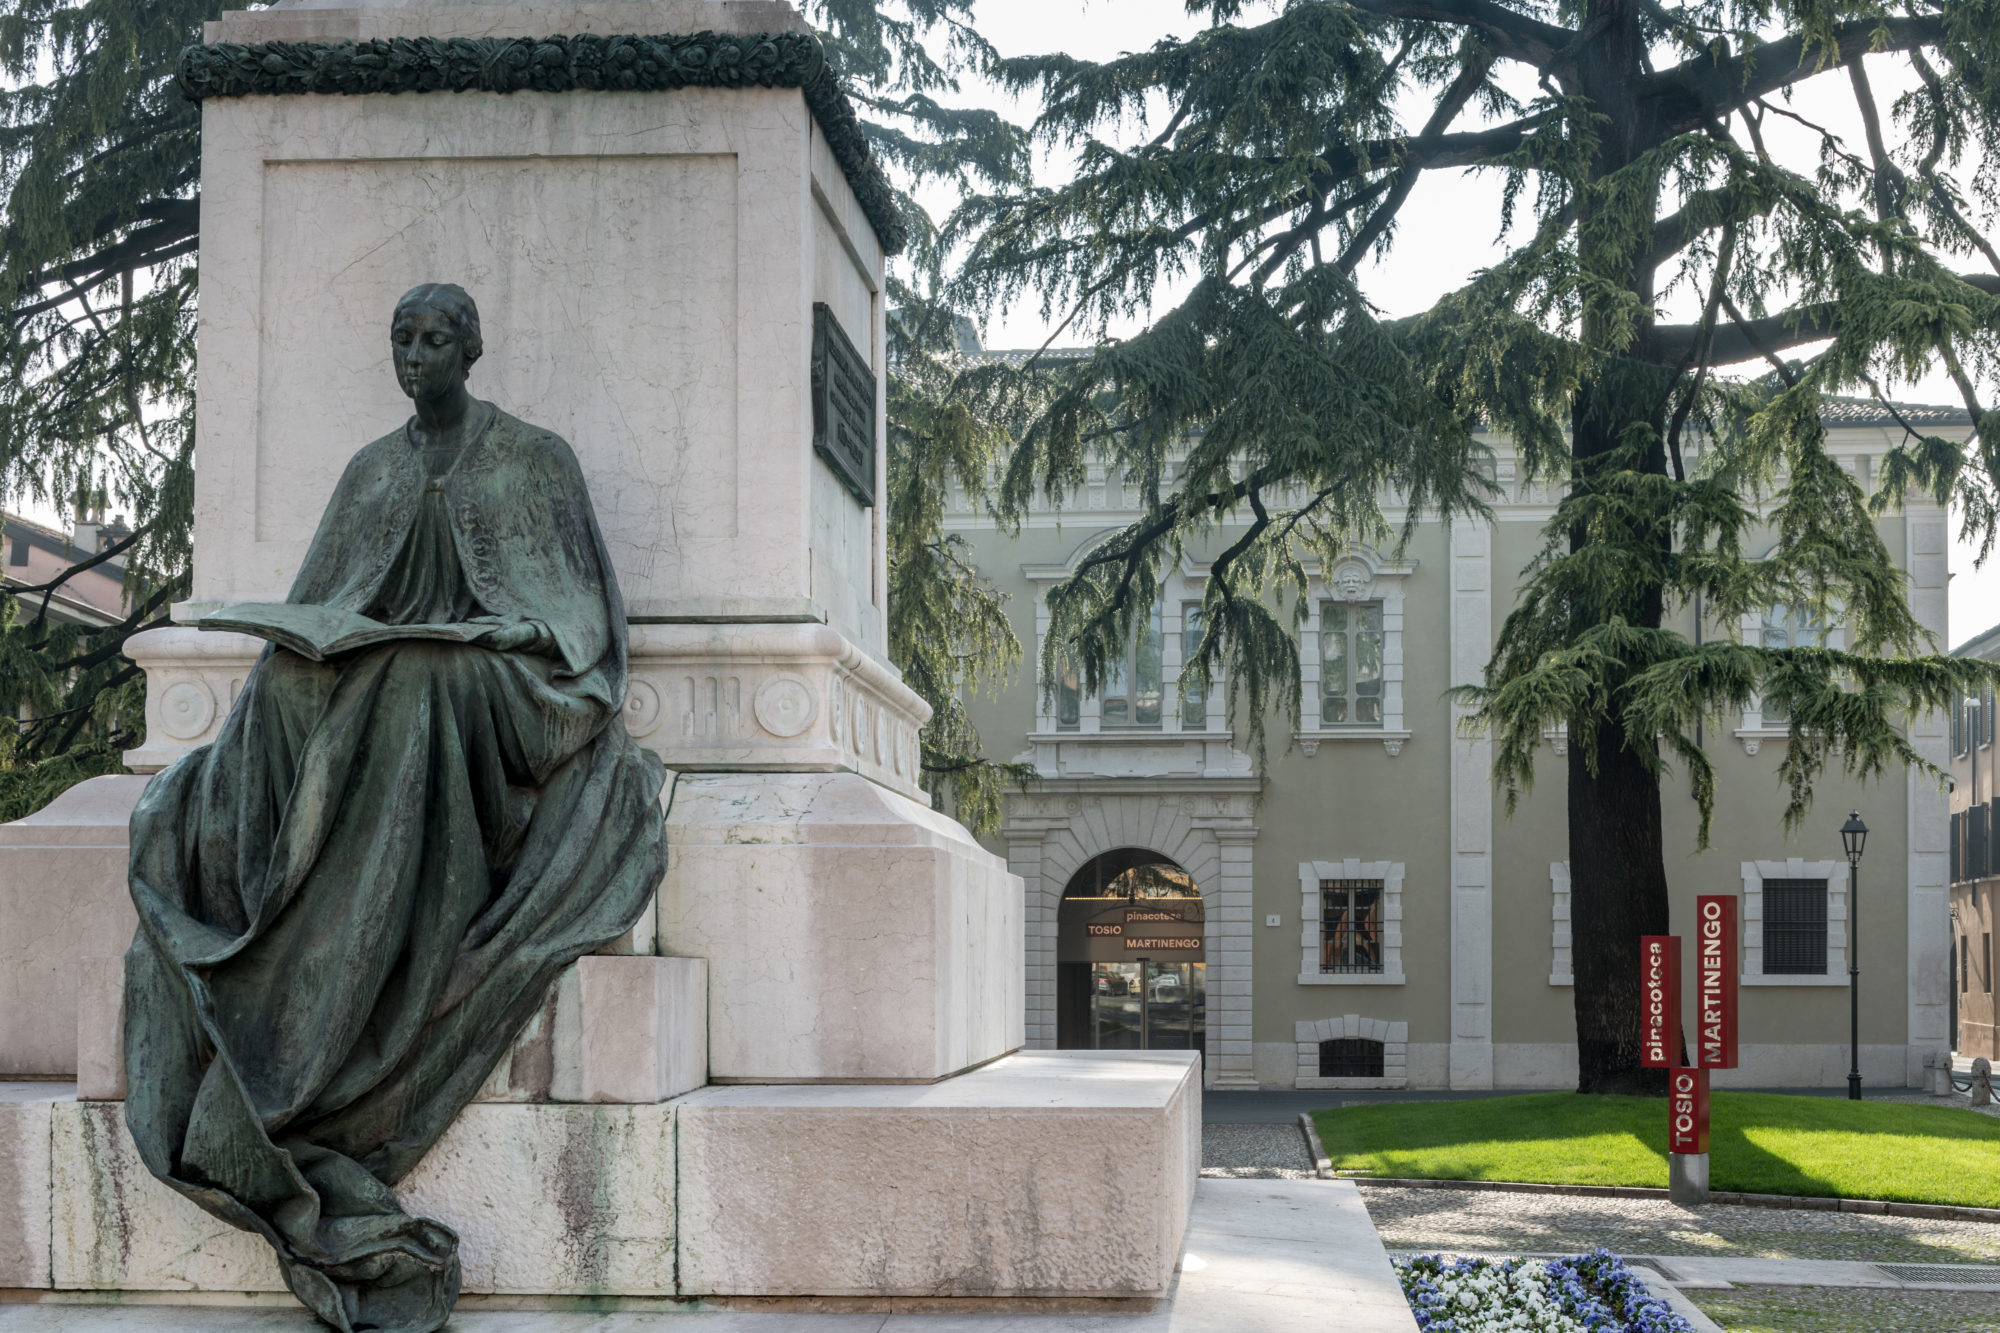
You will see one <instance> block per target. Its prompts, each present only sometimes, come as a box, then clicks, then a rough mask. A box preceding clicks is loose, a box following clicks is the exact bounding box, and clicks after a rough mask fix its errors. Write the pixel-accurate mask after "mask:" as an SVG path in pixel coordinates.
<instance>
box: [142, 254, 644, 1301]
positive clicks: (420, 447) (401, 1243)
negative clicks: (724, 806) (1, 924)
mask: <svg viewBox="0 0 2000 1333" xmlns="http://www.w3.org/2000/svg"><path fill="white" fill-rule="evenodd" d="M393 346H394V352H395V360H396V365H397V369H398V372H399V374H400V375H401V377H402V379H403V382H404V386H405V388H406V390H408V391H409V392H410V393H411V396H412V397H413V398H415V400H416V403H417V408H418V414H417V416H416V418H414V419H413V420H412V422H411V423H410V425H409V426H408V427H406V428H405V429H404V430H400V431H397V432H396V433H395V434H393V435H390V436H387V437H385V438H383V439H381V440H377V441H376V442H375V443H373V444H371V445H369V446H367V447H366V448H365V449H363V450H362V451H361V452H360V453H359V454H358V455H356V456H355V458H354V460H353V461H352V462H351V463H350V464H349V465H348V467H347V470H346V473H345V474H344V475H343V476H342V478H341V481H340V483H339V486H338V487H337V488H336V490H335V492H334V495H333V498H332V500H331V501H330V503H329V504H328V506H327V510H326V514H325V516H324V517H323V518H322V519H321V522H320V526H319V529H318V532H317V533H316V535H315V537H314V539H313V543H312V547H311V550H310V552H309V553H308V554H307V556H306V560H305V564H304V566H303V568H302V569H301V571H300V573H299V576H298V579H297V581H296V583H295V584H294V586H293V589H292V592H291V595H290V597H289V599H288V603H287V604H286V605H282V606H272V605H269V604H265V605H262V606H261V607H260V606H258V605H254V604H253V605H249V606H244V607H236V608H230V609H229V610H228V611H227V612H225V613H223V614H221V615H218V616H217V617H216V622H215V623H214V624H213V625H211V626H210V627H212V628H229V629H236V630H239V631H247V632H252V633H258V634H261V635H262V636H263V637H266V638H268V639H271V640H272V641H273V642H274V646H273V647H272V648H271V649H270V650H269V651H267V652H266V654H265V655H264V657H263V658H262V659H261V660H260V662H259V663H258V665H257V668H256V669H255V670H254V671H253V672H252V673H251V676H250V678H249V680H248V681H247V682H246V683H245V685H244V689H243V692H242V695H241V697H240V698H239V699H238V700H237V702H236V705H235V707H234V708H233V709H232V710H231V712H230V715H229V717H228V719H227V721H226V722H225V723H224V725H223V728H222V731H221V734H220V735H219V736H218V738H217V739H216V741H215V742H214V743H213V744H212V745H210V746H207V747H204V748H203V749H201V750H197V751H195V752H194V753H192V754H190V755H188V756H187V757H186V758H185V759H183V760H181V761H180V762H179V763H177V764H176V765H174V766H173V767H172V768H171V769H169V770H168V771H167V772H166V773H164V774H162V775H161V776H160V777H159V778H157V779H156V780H155V781H154V782H153V783H152V784H151V786H149V787H148V789H147V791H146V795H145V798H144V800H143V801H142V802H141V804H140V806H139V809H138V811H137V812H136V813H135V814H134V816H133V820H132V834H133V840H132V895H133V899H134V901H135V903H136V905H137V907H138V910H139V917H140V928H139V933H138V935H137V937H136V938H135V940H134V942H133V946H132V950H131V953H130V954H129V956H128V962H127V969H126V972H127V980H126V1014H127V1029H126V1060H127V1066H128V1078H129V1088H130V1090H129V1093H128V1102H127V1118H128V1121H129V1123H130V1125H131V1128H132V1134H133V1137H134V1139H135V1141H136V1142H137V1144H138V1146H139V1149H140V1151H141V1153H142V1155H143V1156H144V1157H145V1160H146V1163H147V1165H148V1167H149V1168H150V1169H151V1170H152V1171H153V1172H154V1174H156V1175H158V1176H160V1177H161V1178H162V1179H164V1180H166V1181H167V1182H168V1183H169V1184H171V1185H173V1186H174V1187H175V1188H177V1189H179V1190H180V1191H181V1192H182V1193H184V1194H186V1195H188V1196H189V1197H190V1198H192V1199H194V1200H195V1201H196V1202H198V1203H200V1204H201V1205H202V1206H203V1207H205V1208H207V1209H209V1211H211V1212H213V1213H216V1214H217V1215H218V1216H221V1217H223V1218H225V1219H227V1220H229V1221H231V1222H233V1223H235V1224H236V1225H238V1226H242V1227H245V1228H247V1229H251V1230H255V1231H258V1232H259V1233H261V1234H262V1235H264V1236H265V1238H266V1239H268V1240H269V1241H270V1242H271V1244H272V1246H273V1247H274V1249H275V1250H276V1252H277V1254H278V1257H279V1260H280V1264H281V1266H282V1268H283V1270H284V1273H285V1278H286V1281H287V1283H288V1285H289V1286H290V1287H291V1289H292V1291H293V1292H294V1293H296V1294H297V1295H298V1296H299V1298H300V1299H301V1300H302V1301H304V1302H305V1303H306V1304H307V1305H308V1306H309V1307H311V1308H312V1309H313V1310H314V1311H315V1313H317V1314H319V1315H320V1317H321V1318H323V1319H325V1320H327V1321H328V1322H329V1323H331V1324H333V1325H334V1326H335V1327H338V1328H341V1329H344V1330H351V1329H355V1328H359V1327H374V1328H380V1329H385V1330H410V1331H415V1330H430V1329H435V1328H437V1327H439V1326H440V1325H441V1324H442V1323H443V1322H444V1320H445V1318H446V1316H447V1315H448V1314H449V1313H450V1310H451V1307H452V1304H453V1302H454V1301H455V1299H456V1297H457V1292H458V1282H459V1270H458V1259H457V1239H456V1237H455V1236H453V1234H452V1233H451V1232H450V1230H449V1229H447V1228H445V1227H443V1226H440V1225H438V1224H437V1223H434V1222H430V1221H428V1220H425V1219H422V1218H415V1217H410V1216H408V1215H406V1214H404V1213H403V1212H402V1211H401V1209H400V1208H399V1207H398V1206H397V1203H396V1199H395V1195H394V1194H393V1192H392V1191H391V1189H390V1187H391V1186H392V1185H393V1184H394V1183H395V1182H396V1181H397V1180H399V1179H400V1178H401V1177H402V1176H403V1175H404V1174H405V1173H407V1172H408V1171H409V1170H410V1168H411V1167H413V1166H414V1165H415V1164H416V1163H417V1161H418V1160H419V1159H420V1158H421V1157H422V1155H423V1154H424V1152H425V1151H426V1150H427V1149H428V1148H429V1147H430V1145H431V1144H432V1143H434V1142H435V1141H436V1140H437V1138H438V1136H439V1135H440V1134H441V1133H443V1132H444V1130H445V1128H446V1127H447V1126H448V1125H449V1124H450V1123H451V1120H452V1118H453V1117H454V1116H456V1115H457V1113H458V1112H459V1110H460V1109H462V1108H463V1107H464V1106H465V1104H466V1103H467V1102H469V1101H470V1100H471V1099H472V1097H473V1096H474V1094H475V1093H476V1092H477V1091H478V1089H479V1087H480V1085H481V1084H482V1083H483V1082H484V1081H485V1079H486V1077H487V1075H488V1074H489V1073H490V1072H491V1071H492V1070H493V1068H494V1067H495V1066H496V1065H497V1064H498V1062H499V1061H500V1059H501V1058H502V1056H503V1055H504V1054H505V1052H506V1050H507V1048H508V1046H509V1044H510V1043H511V1041H512V1039H513V1038H514V1036H515V1034H516V1033H517V1032H518V1031H519V1030H520V1028H521V1027H522V1025H523V1024H524V1023H525V1022H526V1021H527V1019H528V1018H529V1017H530V1016H531V1015H532V1014H533V1013H534V1011H535V1010H536V1009H537V1008H538V1007H539V1005H540V1004H541V1002H542V998H543V996H544V994H545V992H546V990H547V988H548V986H549V984H550V982H551V981H552V980H553V979H554V977H555V975H556V973H557V972H558V971H559V970H560V969H561V968H562V967H564V966H566V965H567V964H568V963H570V962H571V961H573V960H574V959H575V958H577V957H578V956H580V955H582V954H584V953H587V952H589V951H591V950H592V949H594V948H597V947H599V946H601V945H602V944H604V943H606V942H608V941H610V940H612V939H615V938H616V937H617V936H619V935H620V934H623V933H624V932H625V931H626V930H627V929H629V928H630V927H631V925H632V924H633V922H634V921H635V920H636V919H637V918H638V917H639V915H640V914H641V912H642V911H643V909H644V907H645V904H646V901H647V897H648V895H649V894H650V893H651V892H652V890H653V889H654V888H655V887H656V885H657V884H658V882H659V880H660V877H661V875H662V874H663V873H664V871H665V863H666V851H665V837H664V832H663V829H662V823H661V816H660V809H659V801H658V798H659V793H660V789H661V786H662V782H663V773H662V770H661V767H660V765H659V763H658V761H657V760H656V759H654V758H653V757H652V756H650V755H649V754H647V753H646V752H645V751H643V750H641V749H640V748H639V747H638V745H637V744H636V743H635V742H634V741H633V740H632V739H631V737H630V736H629V735H628V734H627V732H626V730H625V726H624V722H623V720H622V717H621V715H620V711H619V704H620V702H621V701H622V699H623V696H624V689H625V620H624V611H623V607H622V605H621V603H620V601H619V596H618V590H617V585H616V582H615V580H614V578H613V575H612V572H611V569H610V566H609V563H608V561H607V560H606V558H605V554H604V548H603V543H602V540H601V538H600V537H599V535H598V530H597V524H596V521H595V519H594V517H593V515H592V513H591V508H590V501H589V497H588V495H587V494H586V492H585V489H584V485H583V478H582V475H581V473H580V471H579V470H578V467H577V464H576V460H575V457H574V455H573V454H572V453H571V451H570V449H569V446H568V445H567V444H565V443H564V442H563V441H562V440H561V439H559V438H558V437H556V436H554V435H552V434H550V433H549V432H547V431H543V430H539V429H537V428H535V427H533V426H529V425H527V424H525V423H523V422H520V421H517V420H515V419H514V418H512V417H510V416H508V415H507V414H505V413H504V412H500V411H499V410H497V409H496V408H493V407H492V406H491V405H489V404H486V403H481V402H477V401H474V400H472V399H470V398H469V397H468V396H466V394H465V390H464V379H465V370H466V367H467V366H468V365H469V363H470V362H471V361H472V360H473V359H474V358H476V357H477V355H478V352H479V341H478V322H477V312H476V311H475V310H474V309H473V307H472V303H471V300H470V298H468V297H466V296H465V295H464V293H463V292H460V291H458V290H457V289H456V288H442V287H425V288H419V289H417V290H416V291H414V292H412V293H411V294H410V295H409V296H407V297H405V298H404V301H403V303H402V305H400V306H399V307H398V310H397V315H396V323H395V332H394V343H393ZM286 644H289V646H276V645H286ZM295 650H297V651H295ZM315 659H323V660H315Z"/></svg>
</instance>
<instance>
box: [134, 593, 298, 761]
mask: <svg viewBox="0 0 2000 1333" xmlns="http://www.w3.org/2000/svg"><path fill="white" fill-rule="evenodd" d="M263 651H264V641H263V640H262V639H253V638H251V637H250V636H249V635H247V634H219V633H215V632H208V633H204V632H203V631H201V630H197V629H193V628H188V627H184V626H171V627H167V628H162V629H149V630H146V631H145V632H143V633H140V634H134V635H133V636H132V637H131V638H129V639H127V640H126V641H125V655H126V656H127V657H129V658H131V659H132V660H133V661H134V662H136V663H138V664H139V666H140V668H141V669H142V670H144V671H145V673H146V741H145V744H143V745H141V746H140V747H139V748H138V749H136V750H127V751H126V752H125V766H126V767H127V768H129V769H131V770H132V771H133V772H134V773H157V772H159V771H160V770H161V769H163V768H165V767H166V766H167V765H169V764H171V763H173V762H174V760H176V759H178V758H180V757H181V756H182V755H184V754H186V753H187V752H188V751H190V750H192V749H194V748H196V747H197V746H202V745H206V744H208V743H209V742H210V741H212V740H214V739H215V737H216V735H217V733H219V732H220V731H221V730H222V722H223V719H224V718H226V717H228V716H229V709H230V706H231V705H232V704H234V703H235V702H236V696H237V694H239V693H240V692H241V691H242V689H243V682H244V681H246V680H248V679H249V678H250V668H251V667H253V666H255V665H257V657H258V655H259V654H260V653H262V652H263Z"/></svg>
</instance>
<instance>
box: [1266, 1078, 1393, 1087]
mask: <svg viewBox="0 0 2000 1333" xmlns="http://www.w3.org/2000/svg"><path fill="white" fill-rule="evenodd" d="M1292 1086H1293V1087H1295V1088H1303V1089H1307V1090H1311V1089H1314V1088H1350V1089H1355V1090H1360V1089H1363V1088H1377V1089H1388V1090H1396V1089H1401V1088H1406V1087H1408V1086H1409V1080H1408V1079H1407V1078H1301V1079H1294V1080H1293V1081H1292Z"/></svg>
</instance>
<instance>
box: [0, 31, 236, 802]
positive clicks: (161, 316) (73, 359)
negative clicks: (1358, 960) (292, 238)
mask: <svg viewBox="0 0 2000 1333" xmlns="http://www.w3.org/2000/svg"><path fill="white" fill-rule="evenodd" d="M221 9H222V6H221V5H220V4H216V3H188V2H187V0H146V2H145V3H138V4H133V3H125V2H124V0H93V2H92V3H83V4H79V3H74V0H20V2H18V3H9V4H7V5H5V6H0V73H3V74H4V81H0V82H4V88H0V189H4V192H5V193H4V209H0V309H4V310H5V311H6V312H7V313H6V315H5V317H4V319H0V361H4V373H0V501H4V502H6V503H8V504H9V505H12V504H16V503H19V502H20V501H22V500H24V499H25V500H29V501H33V502H37V503H39V504H41V505H44V506H54V507H57V508H59V509H61V510H63V511H64V512H66V513H69V514H85V513H90V512H93V511H102V510H117V511H120V512H122V513H125V514H128V515H130V516H131V520H132V526H133V528H134V529H135V531H134V533H133V535H132V537H131V538H130V539H129V540H127V541H125V542H122V543H121V544H120V546H119V548H118V549H117V551H116V552H115V554H117V555H118V556H120V557H122V558H123V560H124V563H125V569H126V575H127V593H128V611H129V613H130V614H129V615H128V616H127V617H126V619H125V620H124V621H123V622H122V623H120V624H118V625H115V626H113V627H111V628H109V629H103V630H94V631H80V630H78V629H76V628H74V627H66V626H59V625H56V624H54V623H53V622H52V621H50V619H49V618H48V617H47V615H46V614H45V608H46V604H47V598H46V597H45V596H43V595H40V594H43V593H46V592H49V591H51V589H35V590H32V591H31V590H20V589H17V590H14V591H13V592H11V593H7V594H0V709H4V710H5V712H6V713H7V715H8V716H10V717H14V718H16V719H21V720H20V721H18V722H17V724H16V726H15V727H14V728H12V729H11V730H0V813H6V814H8V817H13V814H14V813H18V810H17V806H18V804H19V801H20V800H22V799H26V798H25V797H23V796H19V795H17V793H28V794H39V795H41V796H49V795H53V794H54V793H55V791H57V790H60V785H57V784H59V783H60V782H61V781H63V780H64V779H65V778H68V779H71V780H75V779H80V778H82V777H87V776H93V775H94V774H95V773H96V772H99V771H115V764H116V761H115V759H114V758H112V757H111V756H113V755H115V753H116V751H118V750H119V749H122V748H123V747H125V746H127V745H130V744H133V743H135V741H136V739H137V736H136V733H137V732H138V730H139V729H140V726H141V720H140V716H141V708H142V706H143V694H142V690H141V688H140V686H141V682H140V681H139V679H138V673H137V670H136V668H134V667H133V666H132V665H131V663H129V662H127V661H124V660H123V659H121V658H120V657H119V656H118V651H119V648H120V646H121V645H122V644H123V643H124V641H125V639H126V637H128V636H129V635H130V634H132V633H134V632H136V631H137V630H139V629H143V628H146V627H147V626H149V625H152V624H159V623H164V617H165V608H166V605H167V603H168V602H169V601H171V600H172V598H173V597H174V596H177V595H181V592H180V590H181V589H183V588H184V587H185V586H186V577H187V567H188V530H189V526H190V522H191V515H192V499H193V478H192V455H193V443H194V431H193V413H194V378H193V364H194V363H193V354H194V292H195V274H194V251H195V245H196V231H197V223H198V220H199V213H200V203H199V200H198V199H197V198H196V197H195V192H196V186H197V184H198V177H199V161H200V134H199V131H200V115H199V113H198V112H197V111H196V110H195V108H194V107H193V106H192V105H190V104H188V103H187V102H185V101H184V100H183V99H182V98H181V97H180V95H179V94H178V93H176V92H175V91H174V90H173V89H172V87H171V86H170V84H169V81H168V78H167V74H168V72H169V71H170V70H171V68H172V64H173V58H174V56H175V55H176V54H178V53H179V51H180V49H181V47H182V46H184V45H185V44H186V43H187V41H188V39H189V36H190V34H192V33H195V32H198V31H199V28H200V24H201V22H202V20H204V19H209V18H213V17H215V16H216V14H217V13H218V12H220V10H221Z"/></svg>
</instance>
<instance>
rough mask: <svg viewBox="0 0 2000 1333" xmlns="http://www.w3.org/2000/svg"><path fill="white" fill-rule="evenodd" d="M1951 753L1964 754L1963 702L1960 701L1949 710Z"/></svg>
mask: <svg viewBox="0 0 2000 1333" xmlns="http://www.w3.org/2000/svg"><path fill="white" fill-rule="evenodd" d="M1951 752H1952V753H1953V754H1955V755H1958V754H1964V753H1965V700H1963V699H1960V700H1958V701H1957V702H1955V703H1954V704H1953V705H1952V709H1951Z"/></svg>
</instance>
